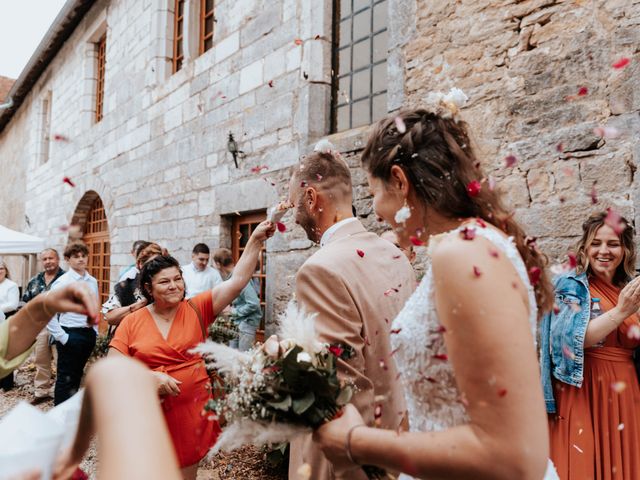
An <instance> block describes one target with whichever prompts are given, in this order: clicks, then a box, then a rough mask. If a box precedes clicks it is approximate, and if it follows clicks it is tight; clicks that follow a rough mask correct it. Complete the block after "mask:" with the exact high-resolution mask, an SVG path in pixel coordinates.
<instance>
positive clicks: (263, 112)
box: [0, 0, 640, 326]
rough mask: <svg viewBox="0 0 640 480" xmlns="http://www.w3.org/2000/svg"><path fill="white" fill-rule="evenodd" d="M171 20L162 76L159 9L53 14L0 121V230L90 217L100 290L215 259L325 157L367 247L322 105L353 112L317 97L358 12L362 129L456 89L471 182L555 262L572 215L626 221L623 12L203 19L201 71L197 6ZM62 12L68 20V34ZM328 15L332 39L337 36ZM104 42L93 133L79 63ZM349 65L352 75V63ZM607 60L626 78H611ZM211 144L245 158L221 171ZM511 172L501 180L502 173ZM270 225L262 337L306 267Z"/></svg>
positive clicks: (572, 227)
mask: <svg viewBox="0 0 640 480" xmlns="http://www.w3.org/2000/svg"><path fill="white" fill-rule="evenodd" d="M183 3H184V5H183V7H182V9H183V10H181V14H182V16H183V24H182V26H181V29H182V30H181V31H182V34H183V43H182V51H183V59H182V68H180V69H179V70H178V71H176V72H175V73H174V72H173V70H174V61H175V58H174V57H175V52H174V38H175V12H174V9H175V5H176V4H177V2H175V1H174V0H139V1H138V0H136V1H134V0H98V1H95V2H88V1H86V0H85V1H81V0H70V1H69V2H68V3H67V5H66V6H65V8H66V9H67V11H68V12H69V18H71V17H73V16H74V15H75V16H76V17H79V18H76V25H74V26H73V27H70V26H67V38H66V40H65V41H64V43H62V44H61V45H60V46H59V47H57V48H56V49H55V52H54V54H53V55H52V56H51V58H50V61H49V62H48V64H47V65H46V68H45V69H44V70H43V71H42V72H41V73H40V74H39V75H38V76H37V78H36V79H35V80H33V81H32V82H31V83H30V84H29V88H28V91H26V92H25V93H24V95H23V97H24V98H23V101H22V102H21V104H20V105H19V106H17V107H16V108H14V109H12V110H11V111H8V112H4V113H3V112H0V125H1V126H0V128H1V129H2V130H0V171H2V178H3V180H4V181H3V186H4V188H3V189H1V190H0V204H2V205H3V208H2V209H0V223H1V224H4V225H7V226H9V227H11V228H16V229H22V230H25V231H27V232H29V233H33V234H36V235H40V236H43V237H45V238H47V239H49V241H50V243H51V244H52V245H56V246H58V247H61V246H62V245H64V244H65V243H66V241H67V239H68V236H69V232H68V231H66V230H65V229H64V228H63V229H61V228H60V227H61V226H64V225H68V224H70V223H79V224H81V225H83V224H84V223H86V221H87V220H86V217H87V215H88V214H89V213H90V209H91V207H92V205H94V204H95V201H96V199H97V198H100V199H101V201H102V204H103V206H104V213H105V215H106V223H107V225H108V240H109V243H110V265H111V273H110V280H111V281H112V282H113V281H115V280H116V279H117V272H118V270H119V269H120V268H121V267H122V266H124V265H127V264H128V263H130V259H129V256H128V251H129V249H130V245H131V242H132V241H133V240H136V239H138V238H143V239H152V240H155V241H158V242H160V243H161V244H163V245H165V246H166V247H167V248H169V250H170V251H171V252H172V253H173V254H174V255H176V256H177V257H178V258H179V259H180V260H181V261H184V262H186V261H188V259H189V253H190V250H191V247H192V246H193V244H194V243H196V242H198V241H204V242H206V243H208V244H209V245H210V246H212V247H217V246H229V245H231V244H232V242H233V238H232V226H233V225H234V218H236V217H238V216H242V215H244V214H246V213H252V212H256V211H263V210H264V209H266V208H268V207H269V206H271V205H272V204H274V203H275V202H276V201H277V200H279V199H280V198H281V197H282V196H283V195H285V191H286V185H287V181H288V168H289V167H290V166H291V165H293V164H295V163H296V162H297V160H298V158H299V156H300V155H303V154H305V153H307V152H309V151H310V150H311V149H312V148H313V145H314V144H315V142H316V141H317V140H319V139H320V138H325V137H328V138H329V139H330V141H332V143H334V144H335V145H336V146H337V147H338V148H339V149H340V150H341V151H342V152H343V155H344V156H345V158H347V160H348V162H349V164H350V166H351V167H352V172H353V178H354V187H355V196H356V198H355V205H356V208H357V212H358V215H359V217H360V218H361V219H362V220H363V221H364V222H365V224H366V226H367V227H369V228H371V229H373V230H377V231H379V230H380V229H382V228H383V226H382V225H380V224H378V223H377V222H376V221H375V218H374V217H375V215H373V213H372V211H371V203H370V198H369V195H368V191H367V188H366V179H365V176H364V174H363V172H362V170H361V169H360V168H359V151H360V150H361V149H362V147H363V145H364V142H365V140H366V131H367V126H366V125H364V126H357V127H355V128H348V127H351V126H352V125H350V124H349V125H347V128H342V127H344V126H342V127H341V128H336V125H339V124H340V122H341V121H342V120H340V118H343V117H340V115H342V114H341V113H339V112H338V111H337V109H338V105H342V106H343V107H344V108H347V110H349V109H350V108H351V109H352V111H353V113H352V115H353V118H354V119H355V118H358V120H357V121H355V122H352V123H354V124H359V125H362V123H363V122H362V120H361V118H359V117H358V115H357V114H356V103H357V102H355V101H351V103H350V99H349V94H348V93H346V94H345V92H344V90H345V89H346V88H347V87H344V88H343V83H341V81H335V79H336V75H337V76H339V75H340V73H341V72H342V68H341V67H340V65H341V64H340V62H339V60H340V58H336V55H338V56H339V55H340V53H336V51H338V52H341V51H342V50H340V49H339V48H338V46H340V45H342V44H341V43H340V39H336V44H337V45H336V47H335V48H334V47H333V46H332V40H333V39H334V38H335V37H334V33H335V32H336V28H340V29H341V30H340V31H341V33H342V37H341V38H342V39H345V38H348V34H346V33H345V32H346V28H347V24H349V28H353V29H355V28H357V27H356V24H355V22H356V21H357V19H356V18H355V13H356V12H358V11H360V10H359V9H366V8H369V7H370V8H371V11H372V12H373V11H374V9H376V8H378V9H380V8H384V10H385V12H386V15H382V14H379V13H378V14H377V16H375V12H374V15H372V16H371V17H367V19H368V20H370V21H371V30H372V34H371V42H373V43H375V42H378V43H377V47H374V46H371V45H373V43H372V44H370V45H369V47H370V48H371V49H375V48H378V49H380V48H382V47H380V42H381V41H384V57H386V60H385V61H383V66H384V68H385V69H386V72H385V74H386V76H385V78H383V79H382V81H383V82H384V88H383V90H384V91H385V93H384V95H381V96H379V98H378V97H375V98H371V99H369V100H370V101H371V102H372V103H371V104H370V105H374V104H376V102H377V105H378V107H377V108H378V111H377V112H375V113H376V114H375V115H370V117H372V118H373V117H376V116H379V113H380V112H379V110H380V105H381V104H383V105H384V108H385V110H386V111H389V112H391V111H394V110H397V109H398V108H401V107H403V106H405V107H411V106H417V105H419V104H420V102H421V99H422V98H424V97H425V96H426V94H427V93H428V92H429V91H431V90H448V89H449V88H450V87H453V86H457V87H460V88H462V89H463V90H464V91H465V92H466V93H467V94H468V95H469V97H470V102H469V106H468V107H467V108H466V109H465V111H464V113H463V116H464V118H465V119H466V120H467V121H468V122H469V124H470V126H471V130H472V134H473V137H474V138H475V141H476V143H477V147H478V149H479V151H480V153H481V157H482V158H483V164H484V168H485V169H486V171H487V173H488V174H490V175H491V176H492V178H493V179H495V181H496V183H497V186H498V188H501V189H504V190H505V191H506V192H507V194H508V198H509V200H510V202H511V204H512V205H513V208H514V209H515V212H516V215H517V218H518V219H520V220H521V221H522V222H523V223H524V224H525V225H526V227H527V229H528V231H529V232H530V234H531V235H535V236H538V237H539V238H540V240H539V242H538V244H539V246H540V247H541V248H543V249H544V250H545V251H546V252H547V253H548V254H549V255H550V256H551V257H552V258H554V259H560V258H561V257H562V256H563V255H564V253H565V252H566V251H567V248H568V247H569V245H570V244H571V243H572V242H573V241H574V240H575V239H576V236H577V235H578V234H579V231H580V224H581V222H582V220H583V219H584V218H585V217H586V216H587V215H588V213H590V212H592V211H594V210H597V209H602V208H604V207H607V206H615V207H616V208H618V209H620V210H621V211H622V212H624V214H625V215H627V216H628V217H630V218H632V219H634V220H635V219H636V217H637V216H638V212H637V208H636V206H637V205H638V181H637V180H636V179H635V176H634V173H635V170H636V164H637V162H638V156H639V155H640V141H639V138H640V137H639V136H638V135H637V133H638V124H639V118H638V114H639V111H640V96H639V94H638V93H637V92H638V91H639V89H638V86H639V85H638V80H637V79H638V78H639V77H638V73H639V70H640V64H639V63H638V60H639V59H640V55H639V54H638V45H640V41H639V40H640V38H639V37H640V28H639V25H638V24H639V23H640V2H637V1H634V0H575V1H570V2H567V1H562V2H561V1H554V0H525V1H516V0H500V1H488V0H486V1H485V0H480V1H476V0H340V1H335V2H334V1H333V0H273V1H267V0H218V1H216V2H215V6H214V11H215V26H214V27H213V40H212V47H211V48H210V49H208V50H207V51H205V52H204V53H201V50H202V48H201V47H202V46H201V45H198V44H199V43H200V42H201V41H202V39H201V38H200V39H199V38H198V33H197V31H198V29H199V28H201V24H200V22H202V21H204V20H203V19H202V17H203V16H202V12H201V9H202V8H204V7H203V5H206V4H208V3H209V2H206V1H202V2H201V1H200V0H186V1H185V2H183ZM341 3H342V4H341ZM81 4H83V5H84V6H85V7H86V8H85V10H86V11H84V12H83V13H82V14H78V12H77V10H74V9H73V8H74V7H78V6H79V5H81ZM207 8H208V7H207ZM345 9H346V10H349V11H351V14H352V17H349V18H351V20H350V22H351V23H349V22H347V21H342V20H340V19H341V18H343V17H344V16H345V15H347V16H348V15H349V13H348V12H347V13H346V14H345ZM334 12H340V15H339V17H338V18H337V20H336V19H335V18H334ZM374 16H375V18H374ZM375 22H382V23H384V24H385V26H384V29H386V34H384V35H379V37H376V36H375V35H374V34H375V31H376V29H378V30H380V28H382V27H381V26H380V25H382V24H380V25H374V24H375ZM338 24H339V25H340V26H339V27H336V25H338ZM52 28H53V27H52ZM380 31H381V30H380ZM350 32H351V31H349V34H350ZM105 35H106V42H105V48H104V55H105V57H104V58H105V60H106V61H105V63H104V65H105V68H104V81H103V83H102V85H103V90H104V101H103V104H102V118H101V119H100V121H96V96H97V95H100V92H99V90H100V88H99V85H98V84H99V82H96V80H97V78H96V76H97V75H98V73H97V71H98V70H97V62H99V60H100V59H99V56H100V55H101V53H100V50H99V48H97V46H98V45H99V43H100V42H101V41H102V39H103V38H105ZM351 38H353V37H351ZM46 40H47V38H45V41H46ZM354 45H355V44H354ZM347 51H349V52H350V50H347ZM353 52H354V53H353V54H352V58H351V61H352V62H354V61H356V60H357V59H358V58H360V55H359V54H358V51H357V50H356V47H355V46H354V47H353ZM372 55H373V56H375V55H376V52H375V51H374V52H373V53H372ZM354 58H355V60H354ZM621 58H629V59H630V60H631V61H630V63H629V65H628V66H626V67H625V68H621V69H616V68H613V67H612V64H614V63H615V62H617V61H618V60H620V59H621ZM32 60H33V59H32ZM28 68H29V66H28V67H27V69H28ZM372 68H375V67H372ZM371 72H373V71H372V70H371ZM377 78H378V79H380V78H381V77H380V76H378V77H377ZM21 79H22V76H21ZM21 79H18V82H17V84H19V83H20V81H21ZM342 80H344V82H345V83H344V85H346V84H349V87H348V89H349V92H350V93H352V94H353V93H354V92H356V89H358V88H360V87H361V86H362V85H365V84H366V82H365V83H363V82H364V80H362V77H356V76H355V75H353V78H347V77H344V78H343V79H342ZM367 81H369V82H371V84H373V83H374V80H372V79H371V77H367ZM349 82H352V83H349ZM23 83H24V82H23ZM581 87H586V90H587V93H586V94H584V93H585V91H584V89H582V90H580V89H581ZM579 92H581V93H582V95H580V94H579ZM370 93H371V92H370ZM332 99H333V100H332ZM340 99H342V100H340ZM351 100H353V99H351ZM369 100H368V101H369ZM345 104H346V105H349V107H345ZM371 108H374V107H371ZM3 117H4V119H3ZM364 123H369V122H364ZM603 125H606V126H610V127H611V126H612V127H615V128H617V130H618V132H619V134H620V135H619V136H618V138H615V139H613V138H604V139H603V138H600V137H599V136H598V135H596V134H594V127H597V126H603ZM335 130H340V131H338V132H337V133H336V132H335ZM229 132H231V133H232V134H233V135H234V137H235V139H236V140H237V143H238V146H239V149H240V150H242V151H243V152H244V155H241V156H240V158H239V165H238V168H236V167H235V165H234V162H233V158H232V156H231V154H230V153H229V152H228V149H227V136H228V133H229ZM510 154H512V155H515V156H516V157H517V159H518V161H517V163H516V165H515V166H514V167H511V168H506V167H505V165H504V163H505V162H504V158H505V157H506V156H507V155H510ZM263 167H264V168H263ZM63 177H68V178H70V179H71V180H72V181H73V182H74V184H75V187H71V186H70V185H68V184H65V183H63V181H62V179H63ZM594 183H595V191H596V192H597V194H598V195H597V196H598V198H599V203H598V204H597V205H593V204H592V202H591V196H592V195H591V193H592V191H593V190H594ZM285 223H287V224H288V227H289V228H288V231H287V232H286V233H284V234H277V236H276V237H275V238H274V239H272V240H270V241H269V242H268V244H267V260H266V298H267V305H266V307H267V308H266V316H267V324H268V325H267V326H269V324H271V323H272V322H273V320H274V318H275V313H277V312H278V311H280V310H281V308H282V306H283V304H284V303H285V302H286V301H288V299H289V298H290V297H291V292H292V288H293V281H294V276H295V272H296V270H297V268H298V267H299V265H301V264H302V262H303V261H304V260H305V259H306V258H307V257H308V256H309V255H310V254H311V253H313V251H314V249H315V248H316V247H314V246H313V245H312V244H311V243H310V242H309V241H308V240H307V239H306V237H305V236H304V234H303V232H302V230H301V229H299V228H295V226H294V225H293V224H292V221H291V219H290V218H289V217H285ZM422 253H423V252H422ZM419 268H421V267H419Z"/></svg>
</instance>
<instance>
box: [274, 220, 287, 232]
mask: <svg viewBox="0 0 640 480" xmlns="http://www.w3.org/2000/svg"><path fill="white" fill-rule="evenodd" d="M276 227H277V228H278V231H279V232H280V233H284V232H286V231H287V226H286V225H285V224H284V223H282V222H276Z"/></svg>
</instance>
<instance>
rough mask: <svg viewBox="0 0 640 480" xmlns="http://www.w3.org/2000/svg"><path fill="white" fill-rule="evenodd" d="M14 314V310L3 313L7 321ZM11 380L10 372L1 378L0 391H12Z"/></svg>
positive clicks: (11, 374)
mask: <svg viewBox="0 0 640 480" xmlns="http://www.w3.org/2000/svg"><path fill="white" fill-rule="evenodd" d="M15 313H16V310H13V311H12V312H5V317H6V319H7V320H8V319H9V317H11V316H12V315H15ZM13 379H14V377H13V372H11V373H10V374H9V375H7V376H6V377H3V378H2V379H0V389H2V390H4V391H5V392H8V391H9V390H12V389H13V387H14V381H13Z"/></svg>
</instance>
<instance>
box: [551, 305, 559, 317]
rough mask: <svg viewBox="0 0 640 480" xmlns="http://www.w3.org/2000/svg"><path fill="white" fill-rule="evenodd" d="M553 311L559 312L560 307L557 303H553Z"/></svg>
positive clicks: (555, 313)
mask: <svg viewBox="0 0 640 480" xmlns="http://www.w3.org/2000/svg"><path fill="white" fill-rule="evenodd" d="M553 313H554V315H557V314H559V313H560V307H559V306H558V305H557V304H555V303H554V304H553Z"/></svg>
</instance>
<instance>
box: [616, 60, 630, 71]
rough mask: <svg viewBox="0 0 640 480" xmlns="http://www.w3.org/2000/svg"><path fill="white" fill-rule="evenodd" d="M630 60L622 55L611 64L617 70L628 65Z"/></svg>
mask: <svg viewBox="0 0 640 480" xmlns="http://www.w3.org/2000/svg"><path fill="white" fill-rule="evenodd" d="M630 62H631V60H629V59H628V58H627V57H622V58H621V59H620V60H618V61H617V62H616V63H614V64H613V65H612V67H613V68H615V69H617V70H620V69H621V68H624V67H626V66H627V65H629V63H630Z"/></svg>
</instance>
